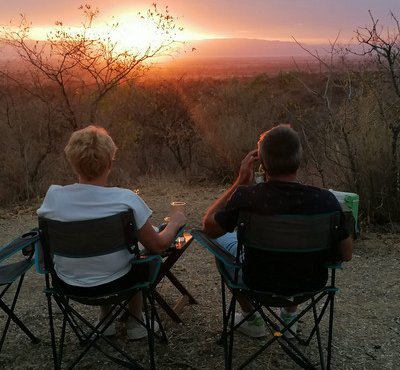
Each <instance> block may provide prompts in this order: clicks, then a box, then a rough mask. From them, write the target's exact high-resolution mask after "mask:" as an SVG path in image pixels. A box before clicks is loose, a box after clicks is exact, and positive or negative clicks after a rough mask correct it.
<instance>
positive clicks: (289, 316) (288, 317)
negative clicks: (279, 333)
mask: <svg viewBox="0 0 400 370" xmlns="http://www.w3.org/2000/svg"><path fill="white" fill-rule="evenodd" d="M279 317H280V319H281V320H282V321H283V322H284V323H285V326H288V325H289V324H290V323H291V322H292V321H293V320H294V319H295V318H296V317H297V314H296V313H288V312H286V310H285V309H283V308H281V312H280V313H279ZM297 324H298V321H296V322H295V323H294V324H293V325H292V326H291V327H290V330H291V331H292V332H293V333H294V334H296V333H297ZM283 335H284V336H285V338H287V339H293V338H294V335H293V334H292V333H291V332H290V331H289V329H288V330H286V331H285V332H284V333H283Z"/></svg>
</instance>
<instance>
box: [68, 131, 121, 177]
mask: <svg viewBox="0 0 400 370" xmlns="http://www.w3.org/2000/svg"><path fill="white" fill-rule="evenodd" d="M116 151H117V147H116V145H115V144H114V141H113V139H111V137H110V135H109V134H108V132H107V131H106V130H105V129H104V128H103V127H98V126H94V125H90V126H87V127H85V128H83V129H81V130H78V131H75V132H73V133H72V135H71V137H70V138H69V141H68V144H67V146H66V147H65V149H64V152H65V155H66V157H67V159H68V162H69V163H70V164H71V166H72V168H73V169H74V171H75V172H76V173H77V174H78V175H80V176H82V177H84V178H85V179H86V180H93V179H96V178H98V177H100V176H101V175H103V174H104V173H105V171H106V170H107V169H108V168H109V166H110V164H111V161H112V160H113V159H114V157H115V152H116Z"/></svg>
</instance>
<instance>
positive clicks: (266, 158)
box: [258, 125, 302, 176]
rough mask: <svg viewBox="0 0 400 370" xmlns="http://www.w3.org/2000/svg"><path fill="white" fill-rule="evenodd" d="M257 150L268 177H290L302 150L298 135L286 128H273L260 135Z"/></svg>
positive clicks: (294, 170) (297, 165) (298, 164)
mask: <svg viewBox="0 0 400 370" xmlns="http://www.w3.org/2000/svg"><path fill="white" fill-rule="evenodd" d="M258 150H259V154H260V157H261V162H262V165H263V167H264V169H265V171H266V172H267V173H268V175H272V176H276V175H290V174H293V173H295V172H296V171H297V170H298V168H299V166H300V162H301V158H302V148H301V143H300V138H299V135H298V134H297V132H296V131H294V130H293V129H292V128H289V127H287V126H283V125H282V126H281V125H279V126H275V127H273V128H272V129H271V130H268V131H265V132H264V133H262V134H261V136H260V140H259V141H258Z"/></svg>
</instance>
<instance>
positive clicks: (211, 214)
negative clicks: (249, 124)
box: [203, 149, 258, 238]
mask: <svg viewBox="0 0 400 370" xmlns="http://www.w3.org/2000/svg"><path fill="white" fill-rule="evenodd" d="M257 160H258V150H257V149H254V150H252V151H251V152H249V153H248V154H247V155H246V157H244V159H243V160H242V163H241V165H240V170H239V175H238V178H237V179H236V181H235V182H234V183H233V185H232V186H231V187H230V188H229V189H228V190H227V191H226V192H225V193H224V194H222V196H221V197H219V198H218V199H217V200H216V201H215V202H214V203H213V204H212V205H211V206H210V207H209V208H208V209H207V211H206V213H205V215H204V217H203V232H204V233H205V234H206V235H208V236H209V237H211V238H217V237H219V236H221V235H224V234H225V233H226V230H224V229H223V228H222V227H221V226H220V225H219V224H218V223H217V221H216V220H215V214H216V212H217V211H218V210H219V209H223V208H225V206H226V203H227V202H228V200H229V198H230V197H231V196H232V194H233V193H234V192H235V190H236V189H237V188H238V187H239V186H241V185H248V184H250V183H251V182H252V181H253V176H254V173H253V164H254V162H255V161H257Z"/></svg>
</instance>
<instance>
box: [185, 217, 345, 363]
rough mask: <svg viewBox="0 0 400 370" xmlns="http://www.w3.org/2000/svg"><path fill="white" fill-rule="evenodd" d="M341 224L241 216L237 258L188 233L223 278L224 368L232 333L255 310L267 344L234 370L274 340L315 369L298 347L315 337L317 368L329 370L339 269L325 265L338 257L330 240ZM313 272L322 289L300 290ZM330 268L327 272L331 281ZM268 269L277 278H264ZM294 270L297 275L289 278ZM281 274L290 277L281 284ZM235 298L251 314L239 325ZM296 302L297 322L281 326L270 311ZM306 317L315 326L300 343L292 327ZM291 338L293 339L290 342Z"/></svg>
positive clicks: (197, 233) (333, 219) (327, 220)
mask: <svg viewBox="0 0 400 370" xmlns="http://www.w3.org/2000/svg"><path fill="white" fill-rule="evenodd" d="M339 224H340V213H339V212H334V213H326V214H317V215H311V216H303V215H300V216H299V215H273V216H271V215H258V214H252V213H248V212H243V213H241V214H240V216H239V222H238V228H237V233H238V248H237V255H236V257H235V256H232V255H231V254H229V253H228V252H227V251H225V250H224V249H222V247H221V246H220V245H219V244H218V243H216V242H215V241H214V240H212V239H210V238H208V237H207V236H206V235H204V234H203V233H202V232H201V231H200V230H192V232H191V233H192V235H193V237H194V238H195V240H196V241H198V242H199V243H200V245H202V246H204V247H206V248H207V249H208V250H209V251H210V252H211V253H213V254H214V256H215V257H216V261H217V266H218V269H219V272H220V274H221V286H222V288H221V291H222V293H221V294H222V311H223V331H222V336H221V341H222V343H223V345H224V353H225V368H226V369H231V368H232V357H233V342H234V334H235V330H236V329H237V328H238V327H239V326H240V325H242V324H243V322H245V321H246V320H247V319H248V318H250V317H251V316H252V315H253V314H254V312H256V311H257V312H259V313H260V315H261V317H262V318H263V320H264V322H265V325H266V327H267V330H269V332H270V333H271V335H270V336H267V339H266V341H265V343H264V344H263V345H262V346H261V347H260V348H259V349H258V350H257V351H255V352H254V353H253V354H252V355H251V356H249V357H248V358H247V359H246V360H245V361H244V362H243V363H242V364H240V365H239V366H238V367H237V368H238V369H242V368H244V367H245V366H247V365H248V364H249V363H250V362H251V361H253V360H254V359H255V358H256V357H257V356H258V355H260V354H261V353H262V352H263V351H264V350H265V349H267V348H268V347H269V346H270V345H271V344H273V343H276V342H277V343H279V345H280V347H281V348H282V349H283V350H284V351H285V352H286V353H287V355H288V356H289V357H290V358H291V359H293V360H294V361H295V362H296V363H297V364H298V365H299V366H301V367H302V368H304V369H315V368H316V366H315V364H314V362H313V361H312V360H311V359H309V358H308V357H307V356H306V355H305V354H304V353H303V352H304V351H303V350H302V349H303V348H301V346H308V345H309V344H310V343H311V340H312V339H313V338H315V337H316V341H317V346H318V352H319V362H320V366H321V368H322V369H330V365H331V348H332V338H333V313H334V297H335V293H336V291H337V288H336V286H335V271H336V269H337V268H340V265H338V264H332V265H328V263H329V261H330V260H331V258H334V257H335V253H336V254H337V252H334V251H335V245H333V241H334V240H337V238H336V237H335V233H336V232H337V230H338V228H339ZM261 266H262V267H261ZM272 269H273V270H272ZM313 269H322V270H320V271H322V273H323V274H324V273H325V274H326V276H325V277H326V279H327V281H328V283H327V284H322V285H323V286H321V282H320V283H319V284H316V285H315V286H312V285H313V284H312V282H311V283H310V288H309V289H307V290H306V291H304V288H303V289H301V286H302V283H301V280H302V279H309V277H308V276H307V274H309V272H310V271H312V270H313ZM328 269H329V270H330V278H329V279H328ZM260 271H261V272H262V274H264V276H263V277H262V278H261V279H260V278H259V277H257V273H259V272H260ZM272 271H275V275H270V276H268V274H269V272H272ZM293 271H296V273H295V274H293ZM254 272H256V274H255V273H254ZM285 274H287V276H293V277H292V278H291V279H290V280H287V281H283V282H282V281H280V279H281V278H282V277H284V275H285ZM296 276H297V277H296ZM299 282H300V283H299ZM318 285H319V286H318ZM226 286H227V287H228V288H229V289H230V291H231V292H232V298H231V300H230V302H229V303H227V297H226V292H225V287H226ZM238 294H241V295H242V296H244V297H246V298H247V300H248V301H249V302H250V303H251V304H252V305H253V307H254V310H253V312H250V313H249V315H247V316H246V317H245V318H244V319H243V320H242V322H239V323H235V321H234V317H235V308H236V301H237V295H238ZM294 304H302V308H301V309H300V307H298V312H297V318H296V319H294V320H293V321H291V322H290V323H289V324H285V323H284V322H283V321H282V320H281V319H280V317H279V314H278V313H276V310H274V309H273V308H274V307H288V306H292V305H294ZM321 304H322V306H321ZM307 313H310V315H311V314H312V317H313V325H312V328H311V329H310V331H309V332H308V335H307V336H306V338H305V339H302V338H300V337H299V335H297V334H296V333H294V332H293V331H292V330H291V328H292V326H293V325H294V324H295V322H297V321H298V320H300V319H302V318H303V316H304V315H306V314H307ZM310 315H309V316H310ZM324 316H328V330H327V342H326V349H324V347H323V344H322V335H321V330H320V326H321V325H320V324H321V321H322V318H323V317H324ZM288 333H290V334H291V335H288ZM290 336H291V337H294V338H293V339H289V337H290ZM324 352H325V353H324Z"/></svg>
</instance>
